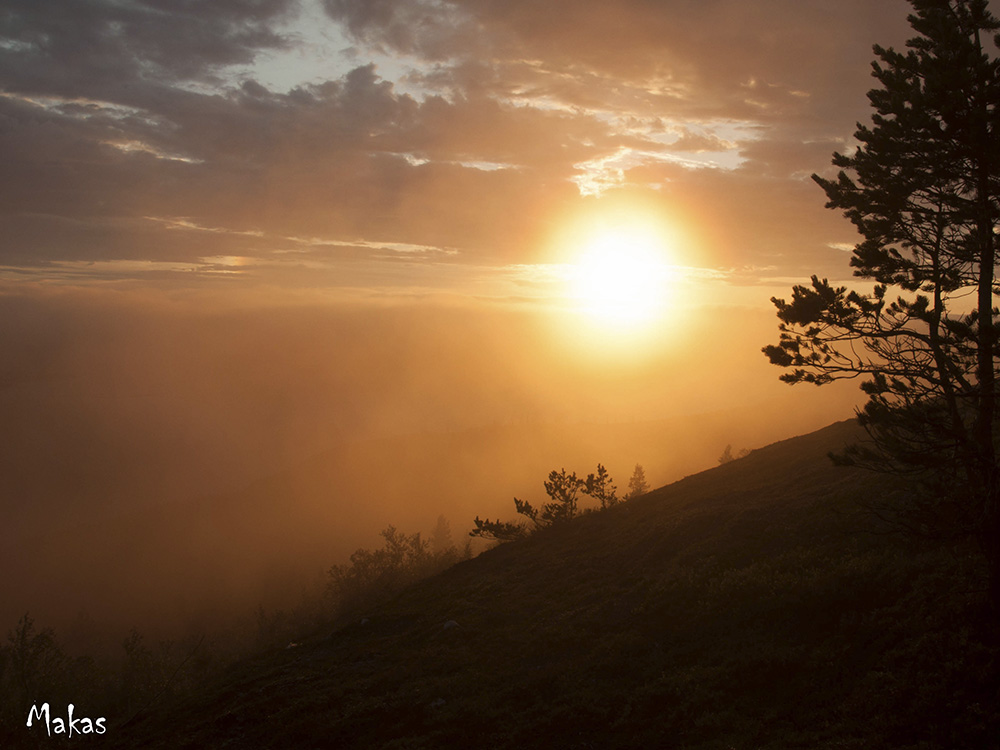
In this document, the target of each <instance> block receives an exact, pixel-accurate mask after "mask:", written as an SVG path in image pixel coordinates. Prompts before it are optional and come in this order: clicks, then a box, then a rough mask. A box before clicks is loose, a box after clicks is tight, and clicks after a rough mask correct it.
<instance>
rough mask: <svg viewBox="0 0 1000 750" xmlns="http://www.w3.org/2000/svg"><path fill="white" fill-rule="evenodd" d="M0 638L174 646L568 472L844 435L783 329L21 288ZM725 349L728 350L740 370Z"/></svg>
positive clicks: (6, 299) (536, 492) (835, 403)
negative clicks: (583, 329)
mask: <svg viewBox="0 0 1000 750" xmlns="http://www.w3.org/2000/svg"><path fill="white" fill-rule="evenodd" d="M0 315H2V316H3V320H4V321H5V325H4V326H2V327H0V346H2V347H3V351H4V353H5V356H4V358H3V361H2V364H0V409H2V414H3V423H4V429H3V431H2V433H0V441H2V445H0V461H2V466H0V502H2V508H0V512H2V514H3V518H4V524H3V525H2V527H0V536H2V538H0V542H2V543H0V555H2V557H3V559H2V561H0V562H2V563H3V569H4V571H5V576H4V583H3V587H4V590H3V591H2V595H0V623H6V624H5V625H4V627H5V628H7V627H10V625H12V624H13V622H14V621H15V620H16V618H17V617H18V616H19V615H20V614H23V613H24V612H25V611H30V612H31V613H32V615H33V616H34V617H35V618H36V619H37V620H38V621H39V622H42V623H45V624H54V625H56V626H59V625H60V624H61V623H65V622H68V621H70V620H72V619H74V618H78V617H79V616H80V615H81V613H84V614H85V615H86V616H87V617H89V618H91V619H93V620H94V621H96V622H98V623H99V624H101V625H106V626H108V627H116V628H121V627H128V626H131V625H138V626H139V627H142V628H146V629H149V630H153V631H154V632H155V631H162V632H165V633H168V632H170V631H171V629H176V628H181V627H188V626H190V625H191V623H198V622H215V621H218V620H219V619H220V618H225V617H228V616H242V615H243V614H245V613H247V612H250V611H252V609H253V608H254V607H255V606H256V605H258V604H264V605H266V606H279V605H282V604H285V603H287V602H289V601H290V600H291V599H293V598H295V597H297V596H298V595H299V593H300V591H301V590H302V587H304V586H308V585H310V584H312V583H314V582H315V581H316V579H317V576H319V575H320V574H321V573H322V571H324V570H326V569H327V568H329V567H330V565H332V564H336V563H341V562H344V561H345V560H346V559H347V557H348V555H349V554H350V552H351V551H353V550H354V549H356V548H357V547H359V546H362V547H372V546H376V545H377V543H378V532H379V531H380V530H381V529H383V528H385V526H387V525H388V524H394V525H396V526H397V527H399V528H400V529H401V530H403V531H406V532H408V533H412V532H415V531H423V532H425V533H426V532H429V531H430V530H431V528H432V527H433V525H434V522H435V520H436V519H437V517H438V516H439V515H441V514H443V515H444V516H445V517H446V518H447V519H448V520H449V521H450V523H451V527H452V531H453V534H454V536H455V539H456V541H457V542H459V543H460V544H461V543H462V542H463V541H464V535H465V534H466V533H467V531H468V529H469V527H470V526H471V525H472V524H471V521H472V518H473V517H475V516H476V515H479V516H489V517H498V516H499V517H503V518H511V517H513V515H514V513H513V504H512V502H511V500H512V498H513V497H514V496H515V495H516V496H518V497H522V498H524V499H528V500H537V499H539V498H540V497H541V496H542V495H543V489H542V481H543V479H544V478H545V476H546V475H547V473H548V472H549V471H550V470H552V469H559V468H566V469H567V470H569V471H575V472H577V473H578V474H580V475H586V474H587V473H588V472H592V471H594V470H595V468H596V465H597V463H598V462H600V463H603V464H604V465H605V466H607V467H608V468H609V470H610V471H611V474H612V476H613V478H614V480H615V482H616V484H617V485H618V487H619V489H620V490H622V491H624V489H625V487H626V485H627V482H628V477H629V475H630V474H631V471H632V468H633V466H634V465H635V464H636V463H640V464H642V465H643V467H644V468H645V471H646V476H647V479H648V480H649V482H650V484H651V485H652V486H653V487H656V486H659V485H662V484H664V483H666V482H669V481H672V480H675V479H677V478H680V477H682V476H684V475H686V474H690V473H694V472H696V471H700V470H702V469H705V468H709V467H710V466H712V465H714V464H715V462H716V458H717V457H718V456H719V455H720V454H721V453H722V451H723V450H724V448H725V446H726V445H727V444H732V445H733V448H734V450H738V449H740V448H754V447H759V446H761V445H764V444H766V443H769V442H773V441H775V440H779V439H783V438H786V437H791V436H793V435H796V434H801V433H803V432H806V431H809V430H812V429H815V428H818V427H821V426H824V425H825V424H828V423H829V422H832V421H834V420H837V419H844V418H847V417H848V416H850V414H851V405H852V404H853V403H854V402H855V401H857V395H856V390H855V389H854V388H853V387H851V388H835V389H832V390H830V391H825V392H824V393H822V394H818V393H817V392H816V391H815V389H810V390H807V391H802V390H800V389H791V388H789V387H788V386H784V385H783V384H780V383H778V382H777V379H776V376H777V374H778V373H777V372H776V371H774V368H771V367H770V366H769V365H768V364H767V363H766V361H764V358H763V356H762V355H760V353H759V349H760V347H761V346H762V345H764V344H766V343H771V340H772V339H774V338H776V335H775V333H774V321H773V316H772V315H771V314H770V313H769V311H767V310H766V309H763V308H762V309H760V310H748V309H740V308H735V307H727V306H725V305H718V306H715V307H704V308H701V309H698V310H690V311H688V312H687V313H685V314H684V315H680V314H678V315H676V316H675V319H674V320H673V321H671V325H673V326H675V327H676V332H675V333H674V334H672V335H670V336H668V337H666V338H665V339H664V342H661V343H657V341H656V340H655V339H654V340H651V341H646V342H642V343H636V342H631V343H630V342H625V343H624V344H623V342H622V341H615V340H612V339H607V338H605V339H602V338H600V337H599V336H596V335H594V336H588V335H581V336H579V337H573V336H569V335H567V334H566V328H565V326H566V321H565V319H561V320H560V322H559V323H558V324H556V323H554V322H553V320H554V319H555V318H556V317H558V316H554V314H553V313H552V311H551V310H546V309H543V308H540V307H538V306H534V305H529V304H526V303H525V304H514V303H507V304H498V303H490V302H469V301H468V300H465V301H461V300H454V299H447V298H438V299H419V298H414V299H412V300H408V301H406V302H402V303H399V302H397V303H394V304H384V303H381V302H379V301H378V300H358V301H354V302H350V303H348V302H342V301H341V302H336V303H335V302H330V301H327V300H323V299H321V298H317V296H316V295H306V296H303V297H302V298H300V299H293V300H291V301H289V300H288V299H285V300H284V301H283V302H281V303H280V304H279V303H277V302H274V301H270V300H268V299H267V297H266V295H261V296H260V297H258V298H250V297H248V296H247V295H243V294H235V293H234V294H213V295H212V296H211V297H210V298H209V297H207V296H206V297H204V298H200V297H196V296H186V297H185V296H177V295H174V296H171V295H170V294H168V293H165V292H157V293H155V294H151V293H149V292H148V291H143V290H137V291H129V290H127V289H115V288H113V287H112V288H106V289H96V290H95V289H91V290H80V289H75V288H66V289H59V288H49V289H36V288H26V289H25V290H24V291H21V292H9V293H8V294H6V295H3V296H0ZM724 342H735V343H730V344H725V343H724Z"/></svg>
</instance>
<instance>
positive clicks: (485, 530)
mask: <svg viewBox="0 0 1000 750" xmlns="http://www.w3.org/2000/svg"><path fill="white" fill-rule="evenodd" d="M473 523H474V524H475V528H474V529H473V530H472V531H470V532H469V536H471V537H478V538H480V539H490V540H492V541H496V542H513V541H515V540H517V539H523V538H524V537H526V536H527V535H528V529H527V527H526V526H525V525H524V524H523V523H518V522H516V521H501V520H500V519H497V520H496V521H490V520H489V519H482V518H480V517H479V516H476V519H475V520H474V521H473Z"/></svg>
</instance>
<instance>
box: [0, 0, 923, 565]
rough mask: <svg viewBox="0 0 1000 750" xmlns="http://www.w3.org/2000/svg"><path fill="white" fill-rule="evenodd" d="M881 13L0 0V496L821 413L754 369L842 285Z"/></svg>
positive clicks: (878, 8)
mask: <svg viewBox="0 0 1000 750" xmlns="http://www.w3.org/2000/svg"><path fill="white" fill-rule="evenodd" d="M908 10H909V5H908V3H906V2H904V0H840V1H839V2H836V3H833V2H829V0H760V1H758V2H752V3H750V2H746V1H745V0H621V1H618V2H614V3H611V2H606V1H600V0H573V1H572V2H568V1H567V0H551V1H550V2H544V3H539V2H535V1H534V0H530V1H529V0H504V2H497V1H496V0H212V2H207V1H206V2H196V1H195V0H43V1H39V0H4V2H3V3H2V5H0V159H2V164H3V168H2V169H0V236H2V237H3V241H2V242H0V319H2V320H3V321H4V323H3V325H0V349H2V350H3V351H4V352H5V356H4V357H3V358H2V360H0V409H2V411H3V413H4V416H5V419H4V424H5V430H4V431H3V432H2V433H0V441H2V445H0V448H2V450H0V470H2V471H0V477H2V479H0V490H2V492H0V500H3V501H4V503H6V506H7V510H8V511H9V510H10V508H19V509H21V510H24V509H27V508H31V509H33V510H32V512H40V513H42V514H43V515H42V516H37V517H33V518H34V520H33V521H32V522H31V524H28V525H26V526H24V527H23V528H28V526H31V528H34V529H36V530H37V529H40V528H44V524H45V523H47V522H48V521H47V520H42V521H39V518H42V519H48V518H49V517H50V515H51V514H50V515H49V516H46V515H44V514H45V513H47V512H48V510H51V509H53V508H56V509H60V508H61V509H65V508H66V507H67V505H68V504H75V505H76V506H80V507H85V508H88V509H93V508H96V507H98V506H100V507H105V508H108V507H111V508H113V507H116V506H115V503H129V504H132V505H135V504H140V505H141V504H142V503H154V502H159V501H162V500H166V499H170V498H175V499H176V498H190V497H193V496H196V495H198V494H205V493H208V492H212V491H216V490H219V489H220V488H224V487H232V486H235V485H236V484H238V483H239V482H247V481H251V479H252V478H253V477H258V476H260V475H262V474H266V473H267V472H269V471H278V470H283V469H284V468H286V467H288V466H290V465H293V464H294V463H295V462H296V461H299V460H302V459H303V457H307V456H312V455H317V454H319V453H321V452H322V451H323V450H327V449H329V448H330V446H332V445H337V444H340V443H342V442H344V441H357V440H362V439H375V438H379V437H380V436H381V437H384V436H391V435H408V434H422V433H428V432H435V433H438V434H441V433H443V432H449V431H451V432H454V431H457V430H463V429H469V428H481V427H483V426H490V425H499V426H502V427H509V426H512V425H513V426H517V425H524V426H525V429H526V430H527V429H529V428H531V426H532V425H536V426H537V425H540V424H545V425H551V424H561V425H567V424H568V425H572V424H574V423H589V424H602V423H603V424H610V423H640V422H643V421H649V420H656V419H678V418H687V417H690V416H692V415H698V414H703V413H711V414H714V415H718V414H726V413H729V412H732V413H733V414H734V416H733V417H732V429H731V433H730V434H732V435H734V436H735V437H733V438H732V440H734V441H735V440H737V439H739V440H742V441H744V443H743V444H742V445H741V444H737V445H734V446H733V447H734V449H736V448H739V447H744V446H745V447H756V446H757V445H758V444H761V441H765V440H776V439H780V438H782V437H790V436H792V435H794V434H800V433H802V432H805V431H808V430H810V429H816V428H819V427H822V426H824V425H825V424H828V423H829V422H832V421H835V420H837V419H844V418H848V417H849V416H850V415H851V413H852V409H853V407H854V406H855V405H856V404H857V403H858V402H859V401H860V397H859V395H858V391H857V387H856V386H857V384H856V383H849V384H844V387H836V386H831V387H828V388H825V389H823V390H822V391H820V390H817V389H815V388H812V387H806V386H801V387H797V388H790V387H789V386H787V385H785V384H782V383H779V382H778V380H777V376H778V375H779V374H780V371H779V370H777V369H776V368H775V367H773V366H772V365H770V364H769V363H767V361H766V360H765V358H764V357H763V355H762V354H761V352H760V349H761V347H763V346H765V345H767V344H771V343H774V342H775V341H776V339H777V320H776V318H775V315H774V308H773V306H772V305H771V303H770V301H769V300H770V298H771V297H772V296H775V295H777V296H784V297H787V296H788V295H789V294H790V287H791V286H792V285H793V284H796V283H804V282H806V281H807V280H808V277H809V276H810V275H811V274H817V275H819V276H821V277H828V278H830V279H832V280H837V281H841V282H845V283H850V281H851V276H850V269H849V266H848V259H849V251H850V250H851V248H852V247H853V245H854V243H855V242H856V240H857V237H856V235H855V232H854V229H853V227H852V226H851V224H850V223H849V222H848V221H847V220H846V219H845V218H843V217H842V216H841V215H839V214H838V213H837V212H834V211H830V210H828V209H826V208H825V207H824V203H825V196H824V195H823V193H822V190H821V189H820V188H819V187H818V186H817V185H816V184H815V183H814V182H813V181H812V180H811V179H810V175H812V174H814V173H818V174H820V175H824V176H829V175H830V174H831V173H832V168H831V166H830V159H831V156H832V154H833V152H835V151H844V150H847V149H850V148H851V147H852V143H853V141H852V134H853V132H854V130H855V127H856V123H858V122H865V121H867V120H868V118H869V115H870V113H869V109H868V102H867V98H866V96H865V93H866V92H867V90H868V89H870V88H871V87H872V86H873V80H872V78H871V61H872V59H873V53H872V45H873V44H875V43H878V44H881V45H883V46H894V47H897V48H901V47H902V46H903V45H904V44H905V41H906V39H907V38H909V36H911V30H910V28H909V26H908V24H907V22H906V15H907V13H908ZM735 410H740V411H739V416H735V415H736V411H735ZM713 419H714V421H713V424H716V425H717V424H718V423H719V419H718V418H717V416H716V417H714V418H713ZM722 422H723V423H725V420H724V419H723V420H722ZM685 424H686V425H687V427H685V430H687V431H690V430H692V429H693V428H692V427H691V424H693V423H691V422H686V423H685ZM713 429H714V428H713ZM677 440H684V441H686V442H687V443H690V444H692V445H693V444H695V443H697V442H698V441H699V440H701V438H700V437H699V438H697V439H695V436H693V435H691V434H680V435H678V436H677ZM712 440H713V441H715V442H713V443H711V444H710V445H708V447H706V449H705V450H706V453H705V455H704V456H702V457H701V459H700V460H701V463H698V462H697V461H694V462H693V463H692V464H691V465H690V467H689V468H688V469H687V471H689V472H691V471H695V470H699V469H701V468H705V466H706V465H710V464H712V463H714V457H715V456H716V455H718V454H719V453H721V452H722V450H723V449H724V447H725V440H726V438H725V437H723V436H722V435H721V434H716V433H713V437H712ZM755 441H756V442H755ZM698 444H700V443H698ZM706 444H707V443H706ZM665 450H668V449H665ZM554 460H555V459H554ZM692 460H693V459H692ZM663 463H664V464H666V463H668V462H667V461H666V460H664V461H663ZM442 464H444V465H442V466H440V467H438V469H439V471H446V470H447V465H446V464H447V461H445V460H443V459H442ZM570 468H573V467H570ZM583 468H584V467H581V470H582V469H583ZM646 469H647V475H649V476H650V477H651V479H652V480H653V481H655V482H662V481H667V480H668V479H671V478H676V477H675V476H668V475H667V474H666V473H665V472H664V471H662V470H661V468H660V467H658V466H657V465H656V459H655V458H651V459H650V461H649V462H648V465H647V466H646ZM387 470H391V467H389V468H388V469H387ZM508 470H510V471H513V469H512V468H511V467H510V465H507V464H505V465H503V466H488V467H484V469H483V472H482V473H483V475H484V476H489V477H496V480H495V482H494V483H499V484H502V482H503V476H504V472H505V471H508ZM591 470H592V468H591ZM679 471H683V469H679ZM518 481H520V480H518ZM625 481H626V480H625V478H624V477H621V478H620V480H619V484H620V485H624V484H625ZM424 484H426V485H428V486H430V485H432V484H433V480H431V479H426V481H424ZM500 494H501V495H502V496H503V497H504V498H506V497H507V494H508V493H507V491H506V490H502V491H501V492H500ZM508 501H509V499H508V500H505V502H508ZM39 509H41V510H39ZM25 512H27V511H25ZM88 512H90V511H89V510H88ZM95 512H96V511H95ZM109 512H110V511H109ZM469 515H470V516H471V515H473V514H472V513H469ZM95 517H96V516H95ZM432 517H433V516H432ZM74 518H75V517H74ZM454 520H455V526H456V528H459V527H460V525H461V522H462V521H464V520H468V519H458V518H456V519H454ZM25 523H26V524H27V522H25ZM63 523H64V524H65V525H66V528H67V529H69V531H67V532H66V533H67V534H70V533H75V532H72V529H74V528H77V527H76V526H74V525H73V524H74V523H75V521H73V522H71V521H69V520H65V519H64V521H63ZM93 523H94V525H95V526H96V525H100V524H99V523H98V522H96V521H95V522H93ZM32 524H33V525H32ZM11 529H15V530H14V531H11ZM375 531H377V529H371V532H372V533H373V534H374V532H375ZM6 533H7V534H16V533H20V532H18V531H17V529H16V524H12V525H9V526H8V527H7V531H6ZM38 533H39V534H41V533H43V532H41V531H38ZM19 541H20V540H19V539H17V538H15V539H14V542H13V544H14V546H13V547H12V546H11V545H10V540H6V542H7V543H6V545H5V546H6V548H7V549H8V550H10V549H17V546H16V545H17V544H18V542H19ZM8 562H9V561H8ZM67 564H72V561H70V562H68V563H67ZM53 575H58V573H57V572H55V573H53Z"/></svg>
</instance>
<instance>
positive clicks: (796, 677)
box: [109, 422, 1000, 750]
mask: <svg viewBox="0 0 1000 750" xmlns="http://www.w3.org/2000/svg"><path fill="white" fill-rule="evenodd" d="M858 436H859V433H858V428H857V427H856V426H855V425H854V424H853V423H852V422H842V423H837V424H834V425H831V426H830V427H827V428H825V429H823V430H820V431H817V432H815V433H812V434H809V435H805V436H802V437H798V438H793V439H790V440H785V441H782V442H779V443H775V444H773V445H770V446H768V447H766V448H762V449H760V450H757V451H754V452H753V453H751V454H750V455H749V456H747V457H745V458H742V459H739V460H737V461H734V462H732V463H729V464H725V465H722V466H718V467H716V468H713V469H710V470H708V471H705V472H701V473H699V474H695V475H692V476H689V477H687V478H685V479H682V480H680V481H678V482H675V483H673V484H671V485H668V486H665V487H662V488H660V489H657V490H655V491H653V492H651V493H649V494H648V495H645V496H643V497H640V498H636V499H635V500H633V501H631V502H629V503H627V504H624V505H621V506H618V507H616V508H614V509H611V510H609V511H605V512H600V513H592V514H587V515H584V516H583V517H581V518H579V519H577V520H575V521H573V522H571V523H567V524H564V525H562V526H559V527H555V528H550V529H545V530H542V531H539V532H537V533H536V534H534V535H532V536H531V537H530V538H528V539H526V540H524V541H522V542H518V543H512V544H507V545H503V546H500V547H497V548H495V549H492V550H489V551H487V552H485V553H484V554H482V555H480V556H479V557H478V558H476V559H474V560H471V561H468V562H465V563H461V564H459V565H456V566H455V567H453V568H451V569H449V570H447V571H445V572H444V573H443V574H441V575H439V576H436V577H434V578H432V579H428V580H426V581H423V582H421V583H419V584H417V585H415V586H413V587H411V588H410V589H408V590H406V591H405V592H403V593H402V594H400V595H399V596H397V597H395V598H394V599H393V600H392V601H390V602H388V603H386V604H384V605H382V606H380V607H377V608H375V609H373V610H371V611H369V612H364V613H360V615H359V617H357V618H355V619H353V620H352V621H350V622H346V623H341V624H340V625H339V626H337V627H336V628H335V629H334V632H332V634H330V633H322V634H318V635H317V636H316V637H315V638H313V639H311V640H309V641H307V642H305V643H302V644H299V645H295V646H292V647H290V648H287V649H284V650H278V651H272V652H270V653H266V654H262V655H260V656H259V657H257V658H254V659H250V660H247V661H245V662H243V663H241V664H238V665H236V666H235V667H234V668H233V669H231V670H230V671H229V672H228V673H227V675H226V677H225V679H224V680H222V681H221V682H219V683H218V684H215V685H212V686H206V688H205V689H204V690H203V691H201V692H200V693H199V694H198V695H193V696H191V697H190V698H189V700H188V701H187V702H186V703H185V704H183V705H179V706H171V707H163V708H162V709H160V710H159V711H158V712H157V713H155V714H152V715H150V716H148V717H145V718H142V719H140V720H138V721H137V722H135V723H134V724H133V725H132V726H130V727H123V728H115V729H114V732H115V733H116V734H117V735H118V737H117V740H118V741H119V742H120V743H122V745H121V746H123V747H124V746H130V747H171V748H180V747H227V746H232V747H241V748H246V747H250V748H255V747H275V748H278V747H282V748H284V747H289V748H291V747H338V748H378V747H384V748H390V747H391V748H403V747H406V748H448V747H463V748H478V747H483V748H534V747H538V748H542V747H544V748H551V747H567V748H568V747H580V748H585V747H594V748H632V747H683V748H704V749H706V750H707V749H708V748H719V747H756V748H775V749H777V748H795V747H802V748H805V747H809V748H914V750H915V749H916V748H923V749H926V748H958V747H968V748H992V747H996V746H997V741H996V738H997V737H998V736H1000V734H998V732H997V730H998V728H1000V719H998V715H997V713H998V712H997V708H996V705H997V702H996V698H997V696H998V694H1000V679H998V669H997V664H998V650H997V645H996V642H995V638H994V637H993V636H992V635H990V633H991V632H992V628H991V627H990V626H989V625H987V624H986V622H987V621H986V620H984V619H983V616H982V610H981V606H980V603H979V602H980V600H981V599H980V597H978V595H976V594H975V593H969V592H970V590H971V588H970V587H969V586H964V587H963V586H956V581H957V580H959V581H967V580H975V576H976V574H977V567H976V562H975V560H976V558H975V557H974V555H972V554H971V552H970V551H969V550H966V549H963V548H961V547H948V548H945V547H932V546H916V545H913V544H911V543H910V542H909V541H907V540H905V539H902V538H899V537H895V536H892V535H886V534H884V533H881V532H884V531H885V529H884V528H881V527H876V526H874V525H873V522H872V519H871V518H870V516H868V515H866V514H865V513H863V512H861V511H859V508H863V503H864V500H865V499H866V498H871V497H873V496H875V495H877V494H879V493H887V492H891V491H892V490H893V489H894V487H895V485H894V484H893V482H892V481H891V479H889V478H886V477H878V476H873V475H871V474H867V473H864V472H862V471H860V470H855V469H844V468H839V467H835V466H833V465H832V463H831V462H830V461H829V460H828V459H827V457H826V454H827V453H828V452H829V451H837V450H839V449H840V448H842V447H843V445H844V444H846V443H848V442H850V441H852V440H853V439H856V438H857V437H858ZM876 532H878V533H876ZM111 731H112V730H111V729H109V733H110V732H111Z"/></svg>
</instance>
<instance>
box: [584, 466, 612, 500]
mask: <svg viewBox="0 0 1000 750" xmlns="http://www.w3.org/2000/svg"><path fill="white" fill-rule="evenodd" d="M583 491H584V493H586V494H587V495H590V496H591V497H592V498H594V499H595V500H596V501H597V502H599V503H600V504H601V508H602V509H603V508H610V507H612V506H613V505H617V504H618V503H619V499H618V494H617V493H618V488H617V487H615V485H614V484H612V483H611V475H610V474H608V470H607V469H605V468H604V467H603V466H601V465H600V464H597V473H596V474H588V475H587V480H586V482H584V489H583Z"/></svg>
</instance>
